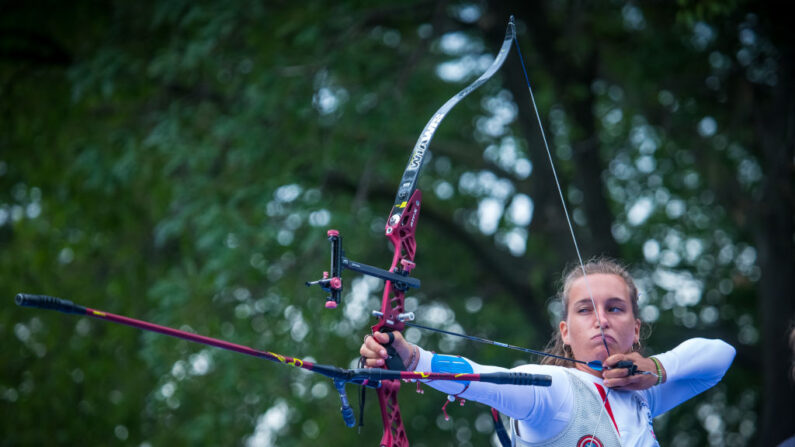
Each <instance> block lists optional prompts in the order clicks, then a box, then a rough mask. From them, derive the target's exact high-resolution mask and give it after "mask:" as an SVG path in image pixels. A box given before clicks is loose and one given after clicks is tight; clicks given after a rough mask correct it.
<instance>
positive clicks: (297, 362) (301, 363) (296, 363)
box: [290, 359, 304, 368]
mask: <svg viewBox="0 0 795 447" xmlns="http://www.w3.org/2000/svg"><path fill="white" fill-rule="evenodd" d="M290 364H291V365H293V366H297V367H299V368H300V367H302V366H304V361H303V360H301V359H293V361H292V362H291V363H290Z"/></svg>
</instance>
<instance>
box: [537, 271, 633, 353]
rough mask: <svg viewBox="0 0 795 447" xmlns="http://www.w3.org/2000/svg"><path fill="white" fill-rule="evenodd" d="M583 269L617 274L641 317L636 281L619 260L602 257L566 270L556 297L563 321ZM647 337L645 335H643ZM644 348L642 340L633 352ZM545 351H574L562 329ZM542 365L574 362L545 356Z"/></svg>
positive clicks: (556, 333)
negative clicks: (570, 293) (564, 338)
mask: <svg viewBox="0 0 795 447" xmlns="http://www.w3.org/2000/svg"><path fill="white" fill-rule="evenodd" d="M583 270H584V271H585V273H584V274H585V275H597V274H605V275H616V276H618V277H620V278H621V279H622V280H624V283H625V284H626V285H627V290H628V292H629V300H630V302H631V303H632V315H633V316H634V317H635V318H639V317H638V314H639V310H638V287H637V286H636V285H635V281H634V280H633V279H632V276H630V274H629V272H628V271H627V269H626V268H625V267H624V266H622V265H621V264H619V263H618V262H617V261H615V260H613V259H610V258H606V257H600V258H595V259H591V260H589V261H588V262H587V263H585V265H584V266H580V265H579V264H578V265H576V266H572V267H570V268H569V269H568V270H566V271H565V272H564V274H563V276H562V279H561V286H560V289H558V293H557V296H556V297H555V299H556V300H559V301H560V303H561V304H562V308H563V313H562V314H561V316H560V319H561V321H565V320H566V319H567V318H568V317H569V292H571V286H572V285H573V284H574V282H575V281H576V280H578V279H580V278H582V277H583V276H584V274H583ZM645 328H646V326H645V325H644V324H643V323H641V333H643V332H644V329H645ZM642 338H645V337H641V339H642ZM642 349H643V346H642V345H641V342H640V341H638V343H636V344H634V345H632V352H639V351H641V350H642ZM544 352H546V353H548V354H553V355H558V356H562V357H568V358H573V357H574V353H573V352H572V350H571V347H570V346H569V345H567V344H565V343H563V338H562V337H561V335H560V331H559V330H556V331H555V333H554V334H553V335H552V339H551V340H550V341H549V343H547V346H546V349H545V350H544ZM541 364H542V365H556V366H566V367H572V366H574V363H573V362H569V361H566V360H562V359H556V358H553V357H544V358H542V360H541Z"/></svg>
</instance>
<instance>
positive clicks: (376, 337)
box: [359, 332, 411, 368]
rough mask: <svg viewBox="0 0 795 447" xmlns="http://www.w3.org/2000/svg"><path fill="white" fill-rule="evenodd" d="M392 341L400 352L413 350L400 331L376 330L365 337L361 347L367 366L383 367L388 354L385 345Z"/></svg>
mask: <svg viewBox="0 0 795 447" xmlns="http://www.w3.org/2000/svg"><path fill="white" fill-rule="evenodd" d="M390 341H391V342H392V346H394V347H395V349H396V350H397V351H398V352H399V353H401V354H403V353H405V352H409V353H410V352H411V346H410V345H409V343H408V342H407V341H406V340H405V339H404V338H403V336H402V335H401V334H400V333H399V332H391V333H383V332H374V333H373V334H372V335H367V336H365V337H364V342H363V343H362V346H361V348H359V354H361V355H362V357H364V359H365V365H366V366H367V367H369V368H383V367H384V366H385V365H386V358H387V357H388V355H387V352H386V348H385V347H384V345H385V344H388V343H390Z"/></svg>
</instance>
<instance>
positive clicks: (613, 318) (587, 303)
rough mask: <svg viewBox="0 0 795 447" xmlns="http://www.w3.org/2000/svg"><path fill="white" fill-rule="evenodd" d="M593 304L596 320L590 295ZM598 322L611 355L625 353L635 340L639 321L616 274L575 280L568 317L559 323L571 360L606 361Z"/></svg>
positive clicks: (626, 290)
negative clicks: (569, 348) (594, 305)
mask: <svg viewBox="0 0 795 447" xmlns="http://www.w3.org/2000/svg"><path fill="white" fill-rule="evenodd" d="M589 285H590V292H591V293H593V299H594V301H595V302H596V312H598V313H599V317H598V318H597V316H596V313H595V312H594V308H593V303H592V302H591V295H590V293H589V287H588V286H589ZM600 320H601V323H602V329H604V334H605V339H606V340H607V346H608V348H609V349H610V354H611V355H612V354H625V353H627V352H630V351H631V350H632V345H633V344H634V343H636V342H637V341H638V337H639V334H640V320H639V319H637V318H635V315H634V314H633V313H632V302H631V301H630V298H629V288H628V287H627V284H626V283H625V282H624V280H623V279H622V278H621V277H620V276H618V275H612V274H602V273H598V274H593V275H588V277H587V283H586V278H585V277H581V278H578V279H577V280H575V281H574V282H573V283H572V285H571V287H570V290H569V302H568V317H567V318H566V320H565V321H561V322H560V335H561V336H562V338H563V343H565V344H567V345H569V346H571V350H572V352H573V353H574V358H575V359H577V360H583V361H586V362H590V361H592V360H599V361H604V360H605V359H606V358H607V352H606V351H605V345H604V342H603V341H602V334H601V331H600V330H599V321H600Z"/></svg>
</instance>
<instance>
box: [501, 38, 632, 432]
mask: <svg viewBox="0 0 795 447" xmlns="http://www.w3.org/2000/svg"><path fill="white" fill-rule="evenodd" d="M513 42H514V44H516V53H517V54H518V55H519V61H520V63H521V65H522V72H523V73H524V78H525V82H526V83H527V90H528V91H529V92H530V101H531V104H532V105H533V111H534V112H535V115H536V120H537V121H538V129H539V130H540V132H541V139H542V140H543V142H544V149H545V150H546V152H547V157H548V158H549V166H550V168H551V169H552V177H553V178H554V179H555V186H556V187H557V190H558V196H559V197H560V204H561V205H563V215H564V216H566V224H567V225H568V227H569V233H570V234H571V240H572V241H573V242H574V251H576V252H577V260H578V262H579V263H580V269H581V270H582V277H583V280H584V281H585V287H586V290H587V291H588V297H589V298H590V299H591V305H592V306H593V311H594V314H595V315H596V323H597V324H598V325H599V333H600V335H601V337H602V343H603V344H604V347H605V352H606V353H607V357H610V349H609V348H608V347H607V338H606V337H605V331H604V328H603V327H602V319H601V318H600V317H599V311H598V310H597V307H596V300H594V297H593V292H592V290H591V284H590V282H589V281H588V273H587V272H586V271H585V263H584V262H583V259H582V254H581V253H580V246H579V244H578V243H577V237H576V236H575V235H574V226H573V225H572V223H571V218H570V217H569V210H568V207H567V206H566V200H565V198H564V196H563V188H561V186H560V180H559V179H558V173H557V170H556V169H555V162H554V160H553V158H552V151H551V150H550V149H549V143H548V142H547V135H546V132H544V126H543V124H542V123H541V115H540V113H539V112H538V106H537V105H536V100H535V95H534V94H533V88H532V87H531V85H530V78H529V77H528V76H527V68H526V67H525V64H524V58H523V57H522V50H521V48H519V39H518V38H517V37H516V35H515V34H514V38H513ZM609 396H610V390H609V389H608V388H607V387H605V398H604V400H603V401H602V410H600V411H599V415H598V416H597V418H596V427H594V429H593V433H592V434H591V438H592V439H593V437H594V436H595V435H596V430H597V429H598V428H599V422H600V420H601V418H602V414H603V413H604V409H605V408H606V403H607V399H608V397H609ZM600 397H601V396H600ZM620 442H621V441H620V440H619V443H620Z"/></svg>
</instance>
